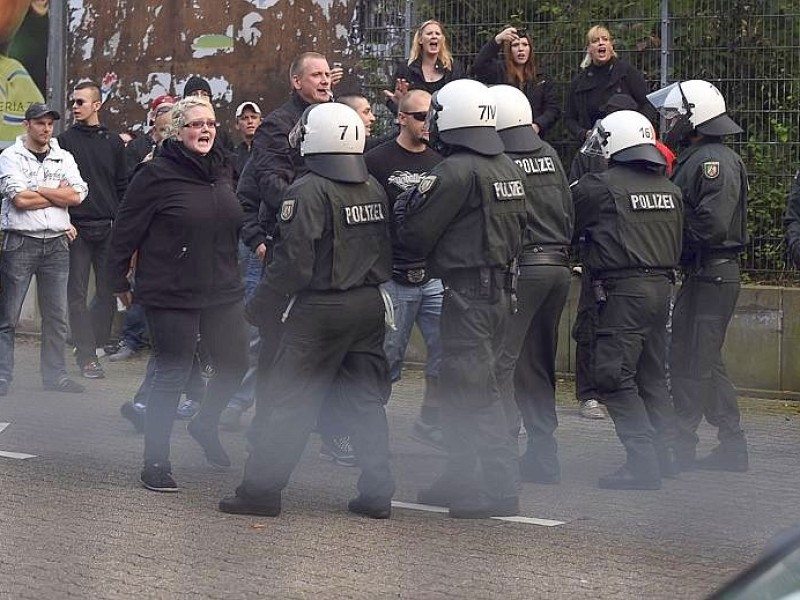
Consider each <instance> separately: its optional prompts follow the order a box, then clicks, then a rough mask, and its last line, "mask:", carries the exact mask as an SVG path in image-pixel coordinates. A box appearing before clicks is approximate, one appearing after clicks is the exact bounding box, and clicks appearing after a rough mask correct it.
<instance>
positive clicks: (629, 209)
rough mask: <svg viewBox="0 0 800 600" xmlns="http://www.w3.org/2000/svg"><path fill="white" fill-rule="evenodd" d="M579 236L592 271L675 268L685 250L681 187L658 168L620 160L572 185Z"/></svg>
mask: <svg viewBox="0 0 800 600" xmlns="http://www.w3.org/2000/svg"><path fill="white" fill-rule="evenodd" d="M572 197H573V198H574V201H575V236H576V237H582V238H583V239H584V240H585V243H584V245H583V246H582V258H583V261H584V264H585V265H586V266H587V267H588V268H589V269H590V271H592V272H598V271H614V270H619V269H632V268H646V267H651V268H667V269H669V268H674V267H676V266H677V265H678V260H679V258H680V254H681V225H682V219H683V201H682V198H681V190H680V189H679V188H678V186H676V185H675V184H673V183H672V182H671V181H670V180H669V179H667V178H666V177H664V176H663V175H661V174H660V173H659V172H657V171H650V170H647V169H646V168H641V167H636V166H630V165H625V164H615V163H614V162H613V161H612V163H611V165H610V167H609V169H608V170H607V171H604V172H602V173H590V174H588V175H585V176H584V177H582V178H581V180H580V181H578V183H577V184H575V185H573V186H572Z"/></svg>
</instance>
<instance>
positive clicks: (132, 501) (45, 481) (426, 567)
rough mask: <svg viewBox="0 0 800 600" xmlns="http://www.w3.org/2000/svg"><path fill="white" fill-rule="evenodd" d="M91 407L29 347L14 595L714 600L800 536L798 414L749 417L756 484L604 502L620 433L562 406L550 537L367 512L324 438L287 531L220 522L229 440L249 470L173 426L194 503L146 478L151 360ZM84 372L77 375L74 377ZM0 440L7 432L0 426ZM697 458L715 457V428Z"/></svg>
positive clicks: (403, 484) (13, 413)
mask: <svg viewBox="0 0 800 600" xmlns="http://www.w3.org/2000/svg"><path fill="white" fill-rule="evenodd" d="M105 366H106V369H107V374H108V377H107V378H106V379H104V380H94V381H88V380H83V382H84V383H85V384H86V385H87V388H88V389H87V393H85V394H82V395H70V394H57V393H52V392H44V391H43V390H42V389H41V385H40V380H39V375H38V347H37V346H36V344H35V342H33V341H24V342H20V344H19V345H18V350H17V370H16V373H15V380H14V383H13V387H12V390H11V392H10V394H9V395H8V396H6V397H2V398H0V423H8V425H7V426H6V427H5V429H4V430H3V431H2V432H0V451H4V452H16V453H26V454H32V455H35V457H34V458H29V459H16V458H0V598H13V599H17V598H36V599H41V598H71V597H75V598H257V597H260V598H320V597H321V598H411V599H417V598H421V599H428V598H430V599H436V598H503V599H511V598H615V599H622V598H664V599H667V598H669V599H676V598H702V597H704V596H705V595H706V594H708V593H710V592H711V591H713V590H714V589H715V588H716V587H717V586H718V585H720V584H721V583H722V582H724V581H725V580H726V579H728V578H729V577H730V576H731V575H733V574H734V573H736V572H737V571H739V570H740V569H742V568H743V567H744V566H746V565H747V564H748V563H750V562H751V561H752V560H754V559H755V558H756V557H757V556H758V554H759V552H760V551H761V549H762V548H763V547H764V545H765V543H766V542H767V541H768V540H769V539H770V538H771V537H772V536H773V535H775V534H776V533H778V532H779V531H781V530H782V529H784V528H787V527H789V526H792V525H796V524H798V523H800V509H798V503H799V501H798V498H800V494H798V490H800V416H798V415H796V414H792V413H789V412H785V411H777V412H776V411H768V410H760V409H756V410H754V411H751V412H748V414H746V416H745V428H746V430H747V433H748V436H749V440H750V444H751V471H750V472H749V473H745V474H733V473H701V472H694V473H689V474H684V475H682V476H681V478H680V479H679V480H675V481H670V480H667V481H665V485H664V488H663V489H662V490H661V491H657V492H623V491H606V490H600V489H598V488H597V486H596V482H597V477H598V476H599V475H601V474H604V473H606V472H609V471H611V470H613V469H614V468H616V466H618V464H620V463H621V461H622V460H623V458H624V457H623V451H622V447H621V445H620V444H619V442H618V441H617V439H616V436H615V435H614V431H613V427H612V425H611V422H610V421H608V420H605V421H587V420H584V419H582V418H580V417H579V416H578V414H577V410H576V409H575V407H574V405H573V404H572V403H571V402H569V401H567V399H568V398H569V397H570V396H571V387H570V384H569V382H565V383H564V385H563V386H562V389H561V390H560V397H561V398H562V399H563V400H564V402H563V403H562V404H561V406H560V411H559V418H560V421H561V426H560V428H559V432H558V437H559V443H560V456H561V462H562V471H563V482H562V483H561V484H560V485H557V486H546V485H536V484H525V485H524V489H523V492H522V507H523V508H522V514H523V515H524V516H527V517H535V518H539V519H550V520H556V521H562V522H563V524H561V525H557V526H552V527H545V526H541V525H535V524H529V523H514V522H506V521H499V520H482V521H460V520H451V519H448V518H447V517H446V516H445V515H442V514H437V513H432V512H425V511H418V510H407V509H395V511H394V513H393V516H392V519H391V520H388V521H373V520H370V519H365V518H361V517H358V516H355V515H351V514H349V513H348V512H347V511H346V502H347V500H348V499H349V498H351V497H352V496H353V495H354V491H355V480H356V476H357V471H356V469H352V468H345V467H338V466H334V465H332V464H330V463H327V462H324V461H322V460H320V459H319V457H318V455H317V452H318V449H319V441H318V440H317V439H316V438H312V440H311V442H310V443H309V445H308V448H307V451H306V454H305V456H304V459H303V461H302V462H301V464H300V466H299V468H298V469H297V471H296V473H295V476H294V478H293V480H292V482H291V484H290V486H289V488H288V489H287V490H286V492H285V494H284V501H283V513H282V514H281V516H280V517H278V518H275V519H268V518H253V517H240V516H230V515H224V514H222V513H219V512H217V511H216V503H217V501H218V500H219V499H220V497H222V496H223V495H226V494H228V493H230V492H231V491H232V490H233V488H234V487H235V485H236V484H237V483H238V481H239V477H240V474H241V466H242V464H243V462H244V458H245V443H244V437H243V435H242V434H241V433H240V432H225V433H223V438H222V439H223V444H225V445H226V447H227V448H228V449H229V451H230V454H231V456H232V458H233V460H234V467H233V469H231V470H229V471H224V472H220V471H216V470H213V469H212V468H210V467H208V466H206V464H205V462H204V460H203V458H202V454H201V452H200V449H199V448H198V447H197V446H196V444H195V443H194V441H193V440H192V439H191V438H189V436H188V434H187V433H186V430H185V426H184V425H183V424H182V423H181V422H177V423H176V426H175V430H174V433H173V439H172V464H173V473H174V475H175V478H176V480H177V481H178V484H179V485H180V488H181V490H180V492H179V493H178V494H157V493H153V492H149V491H147V490H145V489H143V488H142V487H141V486H140V484H139V481H138V473H139V468H140V460H141V450H142V439H141V436H139V435H136V434H135V433H134V431H133V429H132V427H130V425H129V424H128V423H127V422H126V421H125V420H123V419H122V418H121V417H120V415H119V406H120V404H121V403H122V402H123V401H125V400H127V399H129V398H130V397H132V395H133V392H134V391H135V389H136V387H137V386H138V384H139V381H140V379H141V375H142V373H143V371H144V359H143V358H142V357H138V358H135V359H133V360H131V361H128V362H127V363H124V364H109V363H105ZM76 375H77V371H76ZM421 394H422V379H421V378H420V376H419V375H418V374H416V373H407V374H406V375H405V377H404V379H403V380H402V382H401V383H400V384H398V385H397V386H396V387H395V390H394V394H393V397H392V400H391V402H390V404H389V418H390V427H391V432H392V451H393V467H394V471H395V475H396V478H397V483H398V489H397V494H396V499H397V500H399V501H408V502H413V501H414V500H415V497H416V492H417V490H419V489H420V488H422V487H425V486H427V485H429V484H430V483H431V482H432V481H433V479H434V477H435V474H436V472H437V470H438V469H439V468H440V467H441V465H442V463H443V457H442V456H441V455H439V454H437V453H436V452H435V451H433V450H431V449H429V448H427V447H426V446H422V445H419V444H418V443H416V442H414V441H413V440H412V439H411V438H410V437H409V433H410V431H411V426H412V424H413V421H414V418H415V417H416V415H417V412H418V406H419V401H420V398H421ZM0 427H2V425H0ZM701 434H702V438H703V439H702V444H701V453H703V452H705V451H707V450H708V449H710V448H711V447H712V446H713V445H714V439H713V431H712V430H711V429H710V428H708V427H705V428H704V429H702V431H701Z"/></svg>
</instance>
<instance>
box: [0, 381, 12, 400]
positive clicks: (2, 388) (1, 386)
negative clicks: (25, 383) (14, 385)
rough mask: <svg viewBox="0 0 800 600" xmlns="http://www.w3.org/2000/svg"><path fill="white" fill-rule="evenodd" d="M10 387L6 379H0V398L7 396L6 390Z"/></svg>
mask: <svg viewBox="0 0 800 600" xmlns="http://www.w3.org/2000/svg"><path fill="white" fill-rule="evenodd" d="M10 386H11V383H10V382H9V381H8V379H0V396H8V388H9V387H10Z"/></svg>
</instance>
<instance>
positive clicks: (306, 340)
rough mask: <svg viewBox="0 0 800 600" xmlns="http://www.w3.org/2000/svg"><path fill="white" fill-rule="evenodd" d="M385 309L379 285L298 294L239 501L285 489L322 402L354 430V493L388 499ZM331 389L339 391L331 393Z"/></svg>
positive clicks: (259, 412)
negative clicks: (356, 474) (357, 473)
mask: <svg viewBox="0 0 800 600" xmlns="http://www.w3.org/2000/svg"><path fill="white" fill-rule="evenodd" d="M383 311H384V308H383V302H382V301H381V297H380V293H379V291H378V288H377V287H363V288H356V289H354V290H349V291H346V292H305V293H302V294H300V295H299V296H298V297H297V301H296V302H295V304H294V306H293V308H292V311H291V314H290V315H289V318H288V319H287V321H286V323H285V324H284V327H283V334H282V337H281V340H280V343H279V345H278V348H277V352H276V354H275V362H274V364H273V366H272V368H271V369H270V370H269V373H268V376H267V382H266V386H265V391H266V393H267V394H268V395H269V400H268V401H267V402H266V403H262V401H261V400H262V399H261V398H259V403H258V405H257V409H256V418H255V419H254V420H253V423H252V425H251V426H250V430H249V431H248V433H247V438H248V440H249V441H250V447H251V450H250V456H249V457H248V459H247V463H246V465H245V471H244V479H243V481H242V485H241V486H239V489H238V490H237V493H238V494H239V495H240V496H247V497H250V498H253V499H256V500H257V499H258V498H261V497H264V496H265V495H269V494H274V493H276V492H280V491H281V490H282V489H283V488H284V487H286V485H287V483H288V482H289V477H290V476H291V473H292V471H293V470H294V468H295V466H296V465H297V462H298V461H299V460H300V456H301V455H302V453H303V449H304V448H305V446H306V443H307V441H308V436H309V434H310V433H311V430H312V429H313V427H314V422H315V421H316V419H317V414H318V413H319V410H320V406H321V405H322V403H323V401H324V402H327V403H333V405H334V407H335V410H336V412H337V413H339V415H340V418H341V419H342V420H343V421H344V422H346V424H347V427H348V430H349V431H351V432H352V441H353V446H354V448H355V451H356V454H357V456H358V464H359V467H360V468H361V477H360V478H359V480H358V491H359V493H360V494H361V495H362V496H364V497H365V498H367V499H370V500H374V501H383V500H387V499H390V498H391V497H392V494H393V493H394V481H393V479H392V475H391V471H390V469H389V431H388V426H387V423H386V413H385V411H384V402H385V399H386V396H387V395H388V393H389V388H390V384H389V376H388V365H387V363H386V357H385V356H384V354H383V335H384V325H383ZM333 388H336V389H338V391H339V393H338V394H335V395H334V394H331V389H333ZM334 398H335V401H334ZM265 411H266V412H265Z"/></svg>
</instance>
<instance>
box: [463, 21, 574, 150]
mask: <svg viewBox="0 0 800 600" xmlns="http://www.w3.org/2000/svg"><path fill="white" fill-rule="evenodd" d="M500 50H502V56H498V52H500ZM472 70H473V73H474V75H475V79H477V80H478V81H480V82H481V83H485V84H486V85H496V84H499V83H505V84H508V85H512V86H514V87H515V88H517V89H519V90H521V91H522V92H523V93H524V94H525V96H526V97H527V98H528V102H529V103H530V105H531V111H532V112H533V130H534V131H535V132H536V133H538V134H539V135H541V136H544V134H545V132H546V131H547V130H548V129H550V128H551V127H552V126H553V125H554V124H555V122H556V121H557V120H558V117H559V115H560V114H561V109H560V108H559V106H558V102H556V99H555V96H554V95H553V84H552V83H551V82H550V80H548V79H547V78H546V77H545V76H544V75H543V74H542V72H541V71H540V70H539V67H538V65H537V64H536V56H535V53H534V51H533V42H532V41H531V37H530V34H529V33H528V30H527V29H517V28H516V27H506V28H505V29H503V31H501V32H500V33H498V34H497V35H496V36H494V37H493V38H492V39H490V40H489V41H488V42H486V43H485V44H484V45H483V47H482V48H481V49H480V51H479V52H478V55H477V56H476V57H475V63H474V64H473V65H472Z"/></svg>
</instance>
